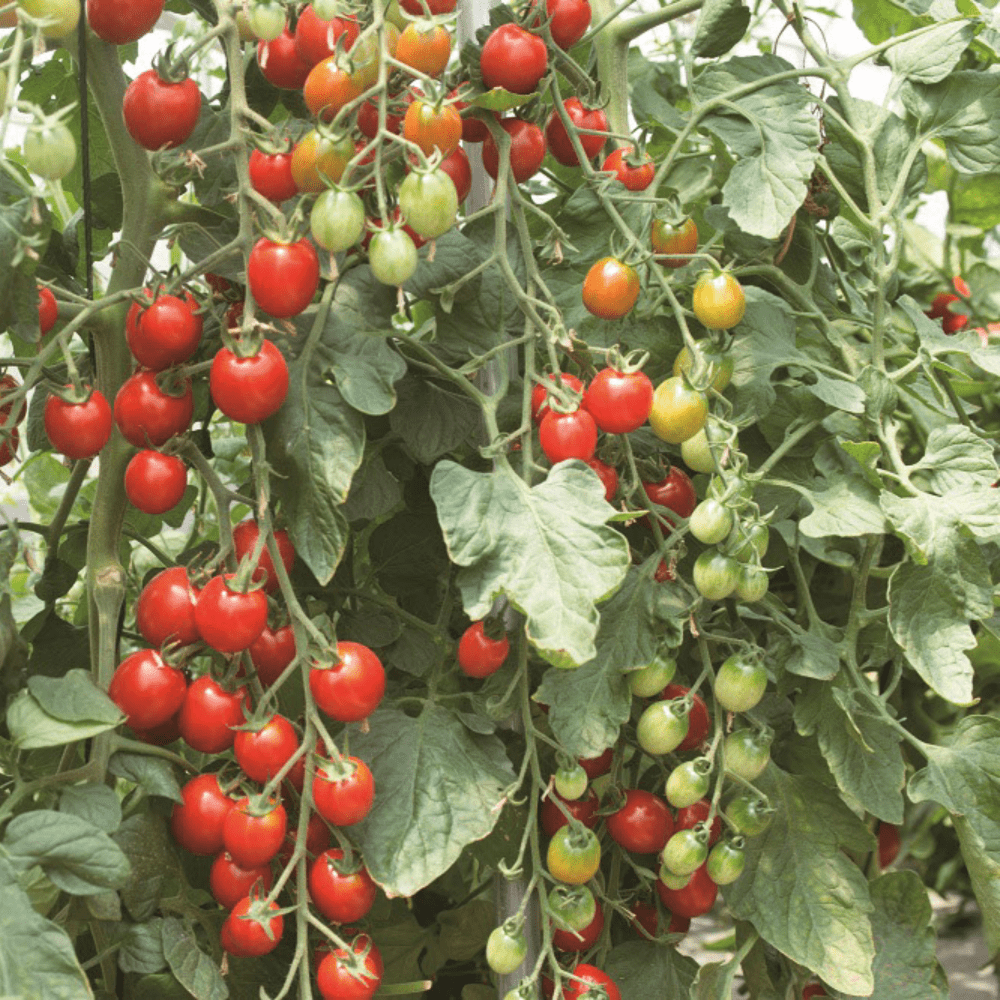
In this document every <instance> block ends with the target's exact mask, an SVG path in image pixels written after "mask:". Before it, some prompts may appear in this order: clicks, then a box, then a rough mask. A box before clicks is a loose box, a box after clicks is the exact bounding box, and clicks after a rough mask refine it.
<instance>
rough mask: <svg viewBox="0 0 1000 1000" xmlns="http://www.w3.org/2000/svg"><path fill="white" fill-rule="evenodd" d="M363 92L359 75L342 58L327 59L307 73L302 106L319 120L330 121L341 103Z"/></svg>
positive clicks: (350, 64) (346, 102)
mask: <svg viewBox="0 0 1000 1000" xmlns="http://www.w3.org/2000/svg"><path fill="white" fill-rule="evenodd" d="M364 89H365V84H364V80H362V78H361V75H360V74H359V73H358V72H357V71H356V70H354V69H353V64H352V63H351V62H350V60H349V59H347V58H346V57H344V56H342V55H335V56H328V57H327V58H326V59H323V60H322V61H321V62H318V63H316V64H315V65H314V66H313V67H312V69H311V70H310V71H309V76H308V77H306V82H305V84H304V85H303V88H302V95H303V97H304V98H305V102H306V107H307V108H308V109H309V111H310V112H311V113H312V114H313V115H316V116H317V117H319V118H322V120H323V121H327V122H329V121H333V119H334V118H336V116H337V112H338V111H340V109H341V108H342V107H344V105H345V104H350V103H351V101H353V100H355V99H357V98H358V97H360V96H361V94H362V92H363V91H364Z"/></svg>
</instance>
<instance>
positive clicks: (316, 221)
mask: <svg viewBox="0 0 1000 1000" xmlns="http://www.w3.org/2000/svg"><path fill="white" fill-rule="evenodd" d="M309 228H310V229H311V230H312V236H313V239H314V240H315V241H316V242H317V243H318V244H319V245H320V246H321V247H323V249H324V250H329V251H330V253H340V252H341V251H343V250H347V249H349V248H350V247H352V246H354V244H355V243H357V242H358V240H360V239H361V234H362V233H363V232H364V230H365V206H364V202H363V201H362V200H361V199H360V198H359V197H358V196H357V194H355V193H354V192H353V191H338V190H336V189H334V188H328V189H327V190H326V191H324V192H323V193H322V194H321V195H320V196H319V197H318V198H317V199H316V201H315V203H314V204H313V207H312V212H311V213H310V215H309Z"/></svg>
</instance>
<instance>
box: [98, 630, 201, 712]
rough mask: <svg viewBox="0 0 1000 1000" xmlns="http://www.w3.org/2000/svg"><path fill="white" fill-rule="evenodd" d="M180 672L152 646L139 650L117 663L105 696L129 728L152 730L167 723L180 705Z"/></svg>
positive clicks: (184, 684)
mask: <svg viewBox="0 0 1000 1000" xmlns="http://www.w3.org/2000/svg"><path fill="white" fill-rule="evenodd" d="M186 694H187V681H186V680H185V678H184V674H183V673H181V671H180V670H177V669H176V668H175V667H172V666H170V664H168V663H166V662H165V661H164V659H163V657H162V656H160V654H159V653H158V652H157V651H156V650H155V649H140V650H139V651H138V652H135V653H132V654H131V655H130V656H126V657H125V659H124V660H122V662H121V663H120V664H119V665H118V667H117V669H116V670H115V672H114V674H113V675H112V677H111V683H110V684H109V685H108V696H109V697H110V698H111V700H112V701H113V702H114V703H115V704H116V705H117V706H118V707H119V708H120V709H121V710H122V711H123V712H124V713H125V715H126V716H127V718H126V720H125V722H126V723H127V725H129V726H130V727H131V728H132V729H153V728H155V727H156V726H162V725H163V724H164V723H165V722H168V721H169V720H170V719H171V718H173V716H174V715H175V714H176V713H177V712H178V711H179V710H180V707H181V705H183V704H184V696H185V695H186Z"/></svg>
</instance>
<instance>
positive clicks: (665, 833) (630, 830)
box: [606, 788, 674, 854]
mask: <svg viewBox="0 0 1000 1000" xmlns="http://www.w3.org/2000/svg"><path fill="white" fill-rule="evenodd" d="M606 822H607V827H608V833H609V834H611V839H612V840H614V841H615V842H616V843H617V844H619V845H621V846H622V847H623V848H625V850H626V851H631V852H632V853H633V854H656V853H658V852H659V851H662V850H663V847H664V845H665V844H666V842H667V841H668V840H669V839H670V835H671V834H672V833H673V832H674V821H673V817H672V816H671V815H670V807H669V806H668V805H667V803H666V802H664V801H663V799H661V798H660V797H659V796H658V795H654V794H653V793H652V792H647V791H644V790H642V789H640V788H630V789H628V790H627V791H626V792H625V804H624V805H623V806H622V807H621V809H619V810H618V812H616V813H612V814H611V815H610V816H608V817H607V820H606Z"/></svg>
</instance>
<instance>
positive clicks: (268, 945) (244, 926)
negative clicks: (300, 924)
mask: <svg viewBox="0 0 1000 1000" xmlns="http://www.w3.org/2000/svg"><path fill="white" fill-rule="evenodd" d="M252 905H253V904H252V903H251V900H250V897H249V896H247V897H245V898H244V899H241V900H240V901H239V902H238V903H237V904H236V905H235V906H234V907H233V909H232V912H231V913H230V914H229V916H228V917H226V920H225V923H224V924H223V925H222V929H221V930H220V931H219V942H220V943H221V944H222V947H223V948H224V949H225V950H226V951H228V952H229V953H230V954H231V955H237V956H239V957H243V958H256V957H260V956H261V955H267V954H268V953H269V952H272V951H274V949H275V948H277V947H278V942H279V941H280V940H281V934H282V932H283V931H284V929H285V918H284V917H283V916H282V915H281V914H280V913H278V914H277V915H276V916H273V917H269V918H268V919H267V921H266V924H267V926H266V928H265V926H264V925H263V924H259V923H257V921H256V920H253V919H247V913H248V912H250V910H251V907H252ZM258 905H260V906H261V907H262V909H263V910H264V912H265V913H267V912H270V911H271V910H277V909H278V908H279V907H278V904H277V903H274V902H271V903H267V904H266V905H264V904H263V902H261V903H260V904H258Z"/></svg>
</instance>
